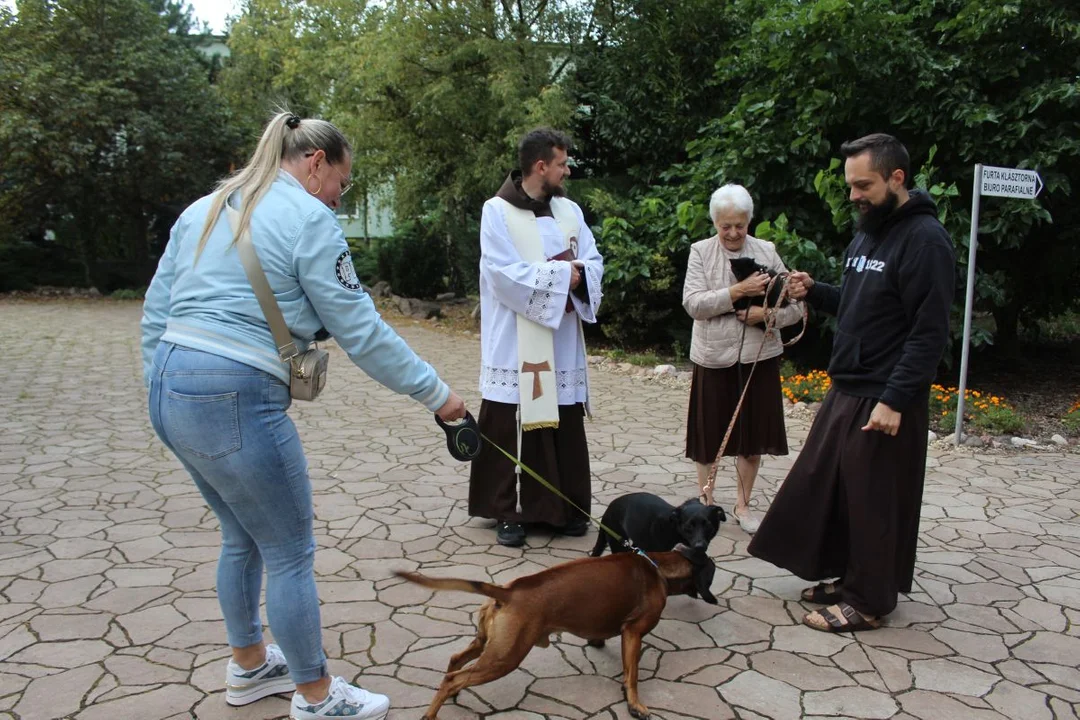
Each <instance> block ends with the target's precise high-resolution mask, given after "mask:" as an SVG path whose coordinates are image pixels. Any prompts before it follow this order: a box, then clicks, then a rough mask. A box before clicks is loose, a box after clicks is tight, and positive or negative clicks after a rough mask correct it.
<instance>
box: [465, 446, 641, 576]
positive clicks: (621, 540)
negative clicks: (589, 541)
mask: <svg viewBox="0 0 1080 720" xmlns="http://www.w3.org/2000/svg"><path fill="white" fill-rule="evenodd" d="M480 437H482V438H483V439H484V442H486V443H488V444H489V445H491V447H493V448H495V449H496V450H498V451H499V452H501V453H502V454H503V455H505V456H506V457H507V459H509V460H510V462H512V463H514V464H515V465H517V466H518V467H519V468H521V469H522V470H524V471H525V472H526V473H528V474H529V476H530V477H531V478H532V479H533V480H536V482H538V483H540V484H541V485H543V486H544V487H545V488H547V489H548V490H550V491H551V492H553V493H555V494H556V495H558V496H559V497H560V498H562V499H563V500H564V501H565V502H567V503H569V504H570V506H571V507H573V508H574V509H575V510H577V511H578V512H580V513H581V514H582V515H584V516H585V517H587V518H589V519H590V520H592V521H593V523H594V524H595V525H596V527H598V528H600V529H601V530H603V531H604V532H606V533H607V534H608V535H610V536H611V537H612V539H614V540H615V541H616V542H618V543H619V544H621V545H622V546H623V547H624V548H626V549H627V550H629V551H630V552H633V553H636V554H638V555H640V556H641V557H643V558H645V559H646V560H648V561H649V564H650V565H652V566H653V567H654V568H656V569H657V570H659V569H660V567H659V566H658V565H657V564H656V563H655V562H654V561H653V559H652V558H651V557H649V556H648V555H646V554H645V552H644V551H643V550H642V549H641V548H639V547H638V546H636V545H634V543H633V542H631V540H630V538H624V537H623V536H621V535H619V533H617V532H615V531H614V530H612V529H611V528H609V527H608V526H607V525H605V524H604V523H602V522H600V521H599V520H597V519H596V518H594V517H593V516H592V515H590V514H589V513H587V512H585V510H583V509H582V508H581V507H580V506H579V505H578V504H577V503H575V502H574V501H573V500H571V499H570V498H568V497H566V495H565V494H564V493H563V492H562V491H561V490H559V488H557V487H555V486H554V485H552V484H551V483H550V482H548V481H547V480H545V479H544V478H542V477H540V474H539V473H537V472H536V471H535V470H533V469H532V468H531V467H529V466H528V465H526V464H525V463H523V462H521V460H519V459H517V458H516V457H514V456H513V455H511V454H510V453H508V452H507V451H506V450H504V449H502V447H500V446H499V444H498V443H496V442H495V441H494V440H492V439H491V438H489V437H488V436H487V435H485V434H484V433H480Z"/></svg>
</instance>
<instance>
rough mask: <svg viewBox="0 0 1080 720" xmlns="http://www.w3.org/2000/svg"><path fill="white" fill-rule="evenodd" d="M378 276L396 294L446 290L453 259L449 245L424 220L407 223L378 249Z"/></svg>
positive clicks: (426, 294) (429, 294) (416, 295)
mask: <svg viewBox="0 0 1080 720" xmlns="http://www.w3.org/2000/svg"><path fill="white" fill-rule="evenodd" d="M375 265H376V268H377V276H378V277H379V278H380V279H382V280H386V281H388V282H389V283H390V287H391V288H392V289H393V291H394V294H395V295H402V296H405V297H414V298H433V297H435V296H436V295H438V294H439V293H441V292H444V291H445V290H446V286H447V274H448V272H449V262H448V259H447V252H446V245H445V243H444V242H443V241H442V239H441V238H439V237H438V236H437V235H436V234H435V232H434V229H433V228H432V226H430V225H428V224H426V223H425V222H424V221H422V220H421V221H414V222H410V223H408V224H406V225H405V226H403V227H402V228H400V229H399V230H398V232H397V233H396V234H395V235H394V236H393V237H391V238H386V239H382V240H380V241H379V243H378V246H377V248H376V250H375Z"/></svg>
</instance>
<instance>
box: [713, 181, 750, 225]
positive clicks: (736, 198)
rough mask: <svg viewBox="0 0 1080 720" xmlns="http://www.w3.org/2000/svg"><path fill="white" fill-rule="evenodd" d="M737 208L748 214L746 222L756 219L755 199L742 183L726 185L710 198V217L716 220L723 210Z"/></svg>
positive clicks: (736, 209)
mask: <svg viewBox="0 0 1080 720" xmlns="http://www.w3.org/2000/svg"><path fill="white" fill-rule="evenodd" d="M729 210H735V211H738V212H741V213H743V214H745V215H746V222H750V221H751V220H753V219H754V199H753V198H752V197H750V193H749V192H748V191H747V189H746V188H744V187H743V186H742V185H724V186H722V187H721V188H720V189H719V190H717V191H716V192H714V193H713V194H712V197H711V198H709V217H710V218H711V219H712V221H713V222H716V216H717V215H719V214H720V213H722V212H725V211H729Z"/></svg>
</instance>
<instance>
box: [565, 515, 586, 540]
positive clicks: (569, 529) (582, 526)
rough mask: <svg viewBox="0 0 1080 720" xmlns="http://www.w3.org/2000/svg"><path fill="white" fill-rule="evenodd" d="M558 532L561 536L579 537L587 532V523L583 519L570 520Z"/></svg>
mask: <svg viewBox="0 0 1080 720" xmlns="http://www.w3.org/2000/svg"><path fill="white" fill-rule="evenodd" d="M559 532H561V533H562V534H563V535H569V536H570V537H581V536H582V535H585V534H586V533H587V532H589V521H588V520H586V519H585V518H577V519H575V520H571V521H570V522H568V523H566V525H564V526H563V528H562V530H560V531H559Z"/></svg>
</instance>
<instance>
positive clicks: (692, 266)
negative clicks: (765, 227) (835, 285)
mask: <svg viewBox="0 0 1080 720" xmlns="http://www.w3.org/2000/svg"><path fill="white" fill-rule="evenodd" d="M709 215H710V216H711V217H712V220H713V224H714V225H715V226H716V235H713V236H712V237H710V238H708V239H706V240H701V241H700V242H696V243H694V244H693V245H692V246H691V247H690V261H689V264H688V266H687V269H686V284H685V285H684V286H683V307H684V308H686V312H687V313H689V314H690V317H692V318H694V332H693V339H692V341H691V344H690V360H691V361H693V363H694V374H693V380H692V384H691V386H690V410H689V415H688V418H687V423H686V425H687V427H686V457H688V458H690V459H692V460H693V461H694V462H695V463H696V464H697V476H698V487H699V488H700V489H701V501H702V502H703V503H705V504H707V505H708V504H712V502H713V495H712V488H706V487H705V484H706V480H707V478H708V474H709V468H710V466H711V465H712V463H713V461H714V460H715V459H716V454H717V452H719V450H720V443H721V441H722V440H723V437H724V432H725V431H726V430H727V427H728V425H729V424H730V423H731V418H732V415H733V414H734V413H735V407H736V405H737V404H738V402H739V396H740V395H741V394H742V391H743V386H744V384H745V383H746V382H747V381H749V389H748V390H747V391H746V399H745V400H744V401H743V405H742V410H740V411H739V416H738V419H737V420H736V422H735V427H734V428H733V430H732V433H731V439H730V440H729V441H728V444H727V447H726V448H725V449H724V455H726V456H736V458H737V459H736V461H735V470H736V475H737V485H736V493H737V495H736V496H737V500H736V503H735V509H734V513H733V514H734V515H735V518H736V519H737V520H738V522H739V526H740V527H742V529H743V530H745V531H746V532H747V533H753V532H754V531H756V530H757V528H758V525H759V523H760V521H759V520H758V518H757V517H755V516H754V514H753V513H751V511H750V506H749V503H750V492H751V491H752V490H753V489H754V481H755V480H756V479H757V473H758V468H759V467H760V466H761V456H762V455H763V454H768V455H787V451H788V449H787V434H786V432H785V430H784V411H783V399H782V395H781V389H780V355H781V354H782V353H783V351H784V348H783V344H782V343H781V341H780V334H779V328H781V327H784V326H786V325H791V324H793V323H795V322H798V320H799V319H800V318H801V317H802V309H801V306H800V305H799V303H791V304H790V305H788V306H787V307H784V308H781V309H780V310H779V311H778V313H777V317H776V322H775V325H774V327H775V328H776V330H774V331H771V332H769V333H768V334H766V333H765V331H764V329H763V327H762V326H760V325H759V324H760V323H763V322H764V320H765V311H764V310H763V308H762V307H761V306H758V305H750V306H749V308H748V309H745V310H736V309H735V306H736V304H738V305H740V306H741V305H743V303H740V300H744V299H746V298H754V297H761V296H764V295H765V292H766V289H767V287H768V284H769V276H768V275H766V274H765V273H755V274H753V275H751V276H750V277H748V278H746V279H745V280H743V281H741V282H740V281H738V280H737V279H736V277H735V274H734V273H733V271H732V268H731V260H732V259H734V258H753V259H754V260H755V261H756V262H757V263H758V264H759V265H764V266H765V267H768V268H770V269H772V270H775V271H776V272H778V273H780V272H787V268H785V267H784V263H783V262H781V260H780V256H779V255H777V254H776V248H775V247H774V246H773V244H772V243H770V242H765V241H764V240H758V239H757V238H755V237H752V236H750V235H747V227H748V226H749V224H750V220H751V218H753V216H754V201H753V200H752V199H751V198H750V193H748V192H747V191H746V188H744V187H743V186H741V185H725V186H723V187H722V188H720V189H719V190H717V191H716V192H714V193H713V195H712V198H711V200H710V201H709ZM759 352H760V357H759ZM755 358H758V363H757V368H756V370H754V373H753V377H752V378H751V375H750V370H751V367H752V366H753V363H754V360H755Z"/></svg>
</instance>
